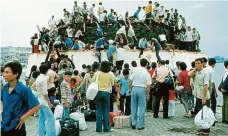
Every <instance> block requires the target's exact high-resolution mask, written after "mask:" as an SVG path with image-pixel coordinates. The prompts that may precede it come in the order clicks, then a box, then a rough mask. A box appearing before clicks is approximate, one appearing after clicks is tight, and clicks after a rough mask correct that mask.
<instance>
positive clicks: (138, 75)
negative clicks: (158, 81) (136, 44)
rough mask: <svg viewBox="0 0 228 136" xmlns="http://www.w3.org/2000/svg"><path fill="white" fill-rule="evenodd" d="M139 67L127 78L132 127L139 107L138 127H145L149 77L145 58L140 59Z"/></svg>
mask: <svg viewBox="0 0 228 136" xmlns="http://www.w3.org/2000/svg"><path fill="white" fill-rule="evenodd" d="M140 65H141V67H138V68H136V69H135V70H134V71H133V73H132V74H131V76H130V78H129V88H128V89H129V93H131V121H132V129H135V128H136V123H137V111H138V107H139V123H138V129H139V130H143V129H145V126H144V124H145V110H146V98H147V99H149V94H150V85H151V77H150V74H149V73H148V72H147V69H146V67H147V66H148V65H149V62H148V61H147V60H146V59H144V58H143V59H141V60H140Z"/></svg>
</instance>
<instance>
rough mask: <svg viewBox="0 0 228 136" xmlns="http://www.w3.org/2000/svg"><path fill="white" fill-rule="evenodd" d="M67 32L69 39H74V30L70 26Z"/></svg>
mask: <svg viewBox="0 0 228 136" xmlns="http://www.w3.org/2000/svg"><path fill="white" fill-rule="evenodd" d="M66 31H67V35H68V37H69V38H71V39H72V38H73V34H74V30H73V28H72V27H70V26H68V28H67V29H66Z"/></svg>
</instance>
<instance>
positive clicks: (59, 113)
mask: <svg viewBox="0 0 228 136" xmlns="http://www.w3.org/2000/svg"><path fill="white" fill-rule="evenodd" d="M62 114H63V106H62V105H57V106H56V107H55V110H54V117H55V119H61V118H62Z"/></svg>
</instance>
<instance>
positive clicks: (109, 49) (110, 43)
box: [107, 40, 116, 63]
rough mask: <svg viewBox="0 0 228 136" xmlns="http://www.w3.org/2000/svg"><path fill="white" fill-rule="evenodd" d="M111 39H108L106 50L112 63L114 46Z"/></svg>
mask: <svg viewBox="0 0 228 136" xmlns="http://www.w3.org/2000/svg"><path fill="white" fill-rule="evenodd" d="M113 42H114V41H113V40H109V41H108V43H109V46H108V51H107V56H108V60H109V61H110V62H111V63H113V59H114V57H113V56H114V52H115V51H116V48H115V46H114V45H113Z"/></svg>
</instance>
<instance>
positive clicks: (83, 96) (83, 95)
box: [80, 73, 87, 106]
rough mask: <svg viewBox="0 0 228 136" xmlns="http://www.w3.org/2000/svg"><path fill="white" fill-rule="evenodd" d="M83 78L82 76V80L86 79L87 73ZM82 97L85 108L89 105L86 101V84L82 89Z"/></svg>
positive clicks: (83, 74)
mask: <svg viewBox="0 0 228 136" xmlns="http://www.w3.org/2000/svg"><path fill="white" fill-rule="evenodd" d="M81 76H82V79H84V77H85V73H82V74H81ZM80 96H81V100H82V102H83V104H84V106H85V105H87V101H86V82H85V83H84V84H83V85H82V87H81V89H80Z"/></svg>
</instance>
